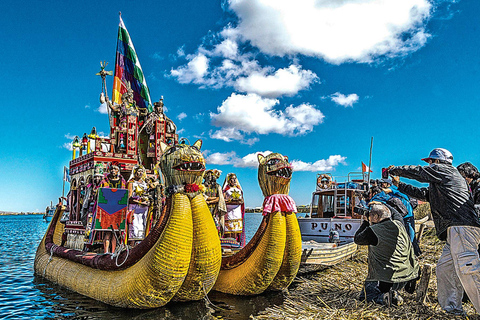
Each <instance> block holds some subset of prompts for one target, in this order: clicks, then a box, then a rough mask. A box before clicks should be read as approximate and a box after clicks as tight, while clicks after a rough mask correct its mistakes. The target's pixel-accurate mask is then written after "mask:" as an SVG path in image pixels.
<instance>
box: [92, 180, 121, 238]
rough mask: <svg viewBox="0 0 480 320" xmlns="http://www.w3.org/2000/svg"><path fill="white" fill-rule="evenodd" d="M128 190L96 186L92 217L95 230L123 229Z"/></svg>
mask: <svg viewBox="0 0 480 320" xmlns="http://www.w3.org/2000/svg"><path fill="white" fill-rule="evenodd" d="M127 206H128V190H127V189H110V188H98V198H97V207H96V211H95V217H94V229H95V230H108V229H109V228H110V227H112V228H113V229H114V230H123V229H125V219H126V216H127Z"/></svg>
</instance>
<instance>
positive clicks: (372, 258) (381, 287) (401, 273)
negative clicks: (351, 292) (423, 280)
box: [354, 202, 418, 305]
mask: <svg viewBox="0 0 480 320" xmlns="http://www.w3.org/2000/svg"><path fill="white" fill-rule="evenodd" d="M362 219H363V220H364V221H363V223H362V225H361V226H360V228H359V229H358V230H357V232H356V233H355V237H354V241H355V243H356V244H358V245H368V274H367V278H366V279H365V286H364V288H363V290H362V292H361V293H360V296H359V299H360V300H366V301H367V302H370V301H374V302H376V303H380V304H387V305H391V304H393V305H400V304H401V303H402V302H403V299H402V298H401V297H400V296H399V295H398V292H397V291H398V290H401V289H403V288H404V287H405V286H406V285H407V283H409V282H415V280H416V279H417V277H418V263H417V261H416V260H415V257H414V254H413V248H412V243H411V242H410V239H409V237H408V235H407V232H406V231H405V227H404V226H403V219H402V216H401V215H400V213H398V212H397V211H396V210H395V209H393V208H392V207H390V206H389V205H386V204H383V203H379V202H370V211H369V214H368V215H366V216H363V217H362ZM369 221H370V222H369ZM412 287H413V286H411V285H410V288H412ZM410 291H413V290H409V292H410Z"/></svg>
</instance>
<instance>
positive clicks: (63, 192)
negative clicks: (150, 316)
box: [62, 166, 66, 202]
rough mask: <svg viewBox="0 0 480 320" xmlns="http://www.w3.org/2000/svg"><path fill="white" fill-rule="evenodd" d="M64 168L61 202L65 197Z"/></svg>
mask: <svg viewBox="0 0 480 320" xmlns="http://www.w3.org/2000/svg"><path fill="white" fill-rule="evenodd" d="M65 173H66V172H65V166H63V187H62V202H63V198H64V197H65Z"/></svg>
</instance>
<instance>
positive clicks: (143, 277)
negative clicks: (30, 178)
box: [34, 199, 193, 308]
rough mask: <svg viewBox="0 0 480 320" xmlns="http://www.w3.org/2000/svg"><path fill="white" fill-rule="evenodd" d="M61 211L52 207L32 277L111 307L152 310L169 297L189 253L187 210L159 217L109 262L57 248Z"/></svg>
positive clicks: (190, 228) (59, 245)
mask: <svg viewBox="0 0 480 320" xmlns="http://www.w3.org/2000/svg"><path fill="white" fill-rule="evenodd" d="M175 201H176V199H173V202H175ZM172 205H175V203H173V204H172ZM64 209H65V207H60V206H59V207H58V208H57V211H56V213H55V216H54V217H53V219H52V222H51V224H50V226H49V228H48V230H47V233H46V234H45V236H44V238H43V240H42V241H41V243H40V245H39V247H38V249H37V253H36V257H35V265H34V269H35V274H37V275H39V276H42V277H45V278H46V279H48V280H50V281H52V282H55V283H57V284H59V285H61V286H63V287H66V288H68V289H71V290H73V291H76V292H78V293H80V294H83V295H86V296H88V297H91V298H93V299H96V300H99V301H102V302H104V303H107V304H110V305H113V306H116V307H124V308H156V307H161V306H163V305H165V304H166V303H168V302H169V301H170V300H171V299H172V298H173V297H174V296H175V294H176V292H177V291H178V290H179V289H180V287H181V286H182V284H183V282H184V280H185V277H186V275H187V272H188V269H189V264H190V258H191V252H192V241H193V223H192V216H191V214H189V212H187V211H181V210H173V211H172V212H171V214H170V215H168V214H165V215H164V217H163V219H162V221H160V222H159V223H157V225H156V226H155V227H154V229H153V230H152V231H151V233H150V234H149V235H148V236H147V237H146V238H145V239H144V240H143V241H142V242H141V243H140V244H139V245H137V246H136V247H134V248H133V249H131V250H130V252H126V251H124V252H122V253H121V254H120V255H119V256H118V257H117V258H116V259H115V258H113V259H112V256H111V255H104V254H103V255H101V254H92V253H85V252H83V251H80V250H74V249H68V248H65V247H63V246H62V235H63V231H64V226H63V224H60V223H58V221H59V219H60V217H61V216H62V214H63V211H64ZM167 212H168V211H167ZM127 255H128V256H127ZM119 262H120V263H119Z"/></svg>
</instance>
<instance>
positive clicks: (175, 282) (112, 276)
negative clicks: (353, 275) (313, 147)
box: [34, 17, 302, 309]
mask: <svg viewBox="0 0 480 320" xmlns="http://www.w3.org/2000/svg"><path fill="white" fill-rule="evenodd" d="M106 66H107V64H106V63H105V62H103V63H101V70H100V72H99V73H98V74H97V75H99V76H101V78H102V93H101V96H100V101H101V102H102V103H103V104H105V106H106V108H107V111H108V112H109V113H108V114H109V123H110V132H109V134H108V136H107V137H100V136H98V135H97V131H96V128H95V127H93V128H92V130H91V133H90V134H88V135H87V133H84V134H83V137H82V138H79V136H76V137H75V138H74V140H73V143H72V148H73V156H72V160H71V161H70V163H69V166H68V168H65V172H64V173H65V174H64V181H69V182H70V188H69V192H68V194H67V196H66V197H63V195H62V197H61V198H60V200H59V203H58V204H57V205H56V207H55V208H56V209H55V213H54V215H53V217H52V221H51V222H50V225H49V227H48V229H47V232H46V234H45V236H44V237H43V239H42V241H41V242H40V244H39V246H38V249H37V252H36V256H35V264H34V270H35V274H36V275H37V276H40V277H44V278H46V279H48V280H49V281H51V282H53V283H56V284H59V285H61V286H63V287H65V288H68V289H70V290H73V291H75V292H78V293H80V294H82V295H85V296H88V297H90V298H93V299H96V300H99V301H102V302H104V303H106V304H109V305H112V306H116V307H123V308H140V309H146V308H157V307H161V306H164V305H165V304H167V303H169V302H170V301H193V300H200V299H203V298H205V296H206V295H207V294H208V292H209V291H210V290H217V291H221V292H224V293H229V294H234V295H255V294H261V293H262V292H264V291H265V290H283V289H285V288H287V287H288V286H289V285H290V283H291V282H292V281H293V279H294V277H295V276H296V274H297V272H298V269H299V266H300V259H301V255H302V243H301V234H300V227H299V225H298V222H297V218H296V215H295V214H296V206H295V202H294V201H293V199H292V198H290V197H289V196H288V192H289V188H290V180H291V175H292V168H291V165H290V164H289V162H288V159H287V157H285V156H283V155H281V154H278V153H272V154H269V155H267V156H263V155H261V154H259V155H258V161H259V167H258V180H259V184H260V187H261V189H262V192H263V194H264V196H265V200H264V204H263V214H264V218H263V221H262V223H261V225H260V227H259V228H258V230H257V232H256V234H255V235H254V237H253V238H252V239H251V241H250V242H249V243H248V244H247V245H246V246H245V247H244V248H243V249H241V250H239V251H237V252H236V253H235V254H233V255H230V256H224V257H222V247H221V242H220V238H219V233H218V230H217V226H216V225H215V221H214V218H213V217H212V214H211V212H210V210H209V207H208V205H207V202H206V196H205V194H204V191H205V186H204V185H202V179H203V177H204V173H205V159H204V157H203V155H202V153H201V151H200V149H201V147H202V141H201V140H198V141H196V142H195V143H193V144H192V145H190V142H189V141H188V140H187V139H180V140H179V139H178V134H177V133H176V126H175V124H174V123H173V121H172V120H170V119H169V118H168V117H167V116H166V115H165V113H164V111H163V98H161V99H160V101H158V102H155V103H154V104H153V105H152V103H151V99H150V93H149V90H148V87H147V86H146V82H145V77H144V76H143V72H142V69H141V67H140V63H139V62H138V58H137V56H136V53H135V50H134V48H133V44H132V41H131V38H130V36H129V34H128V32H127V30H126V28H125V25H124V24H123V21H122V19H121V17H120V26H119V32H118V41H117V54H116V61H115V74H114V81H113V95H112V96H113V98H112V100H109V97H108V94H107V90H106V77H107V76H108V75H112V72H111V71H106V70H105V68H106Z"/></svg>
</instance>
